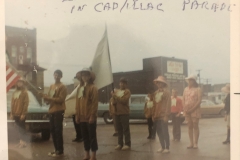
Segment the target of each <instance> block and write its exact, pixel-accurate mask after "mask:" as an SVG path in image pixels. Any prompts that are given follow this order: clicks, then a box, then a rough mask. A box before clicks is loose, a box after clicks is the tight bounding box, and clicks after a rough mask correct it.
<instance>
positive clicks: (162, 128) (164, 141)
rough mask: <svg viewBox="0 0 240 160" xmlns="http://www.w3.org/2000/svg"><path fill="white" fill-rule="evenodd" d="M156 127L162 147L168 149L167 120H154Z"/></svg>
mask: <svg viewBox="0 0 240 160" xmlns="http://www.w3.org/2000/svg"><path fill="white" fill-rule="evenodd" d="M154 123H156V129H157V134H158V137H159V141H160V144H161V146H162V149H169V146H170V142H169V133H168V122H164V121H163V120H156V121H155V122H154Z"/></svg>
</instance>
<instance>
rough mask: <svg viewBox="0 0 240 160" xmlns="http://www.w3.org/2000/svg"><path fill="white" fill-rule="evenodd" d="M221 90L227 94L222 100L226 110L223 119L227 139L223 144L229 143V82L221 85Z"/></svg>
mask: <svg viewBox="0 0 240 160" xmlns="http://www.w3.org/2000/svg"><path fill="white" fill-rule="evenodd" d="M221 90H222V92H224V93H227V96H226V98H225V100H224V103H225V106H224V110H225V111H226V115H225V121H227V139H226V140H225V141H224V142H223V144H229V143H230V84H227V85H226V86H225V87H223V88H222V89H221Z"/></svg>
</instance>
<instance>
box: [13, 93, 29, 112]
mask: <svg viewBox="0 0 240 160" xmlns="http://www.w3.org/2000/svg"><path fill="white" fill-rule="evenodd" d="M17 92H18V90H16V91H15V92H13V96H12V102H11V114H12V115H13V116H21V115H26V114H27V111H28V104H29V98H28V93H27V90H26V89H24V90H21V91H19V92H21V93H20V94H19V95H18V96H17V97H15V98H14V94H17Z"/></svg>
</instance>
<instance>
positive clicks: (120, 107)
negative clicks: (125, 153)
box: [11, 68, 230, 160]
mask: <svg viewBox="0 0 240 160" xmlns="http://www.w3.org/2000/svg"><path fill="white" fill-rule="evenodd" d="M62 76H63V73H62V71H61V70H56V71H55V72H54V79H55V83H54V84H52V85H51V86H50V89H49V91H48V93H47V94H43V93H39V94H40V95H41V96H42V98H43V99H44V101H45V103H47V104H49V106H50V107H49V115H50V128H51V129H50V130H51V135H52V140H53V145H54V151H52V152H49V153H48V155H49V156H51V157H59V156H62V155H64V147H63V118H64V111H65V109H66V105H65V100H66V97H67V88H66V86H65V85H64V84H63V83H62V82H61V78H62ZM75 79H77V80H78V81H79V86H78V88H77V93H76V97H75V98H76V113H75V115H73V121H74V126H75V129H76V138H75V139H74V140H73V142H82V141H83V143H84V149H85V157H84V160H95V159H96V152H97V150H98V142H97V132H96V128H97V110H98V89H97V87H96V86H95V85H94V80H95V74H94V73H93V72H92V71H91V70H90V69H89V68H83V69H82V70H81V71H79V72H78V73H77V74H76V77H75ZM186 81H187V83H188V86H187V87H186V88H185V89H184V92H183V97H182V99H181V98H179V97H178V96H177V95H178V92H177V90H176V89H172V91H171V93H170V92H169V91H168V83H167V81H166V79H165V78H164V77H163V76H159V77H158V78H156V79H155V80H153V83H154V84H155V85H156V86H157V90H156V91H155V92H153V93H149V94H148V98H147V101H146V103H145V107H144V113H145V116H146V118H147V122H148V132H149V135H148V137H147V138H148V139H155V138H156V134H157V135H158V138H159V141H160V145H161V147H160V148H159V149H158V150H157V152H160V153H163V154H164V153H169V152H170V139H169V137H170V136H169V130H168V120H169V117H170V116H171V117H172V123H173V141H180V139H181V120H180V115H181V112H182V111H183V112H184V116H185V119H186V120H187V123H188V135H189V141H190V143H189V146H187V148H188V149H197V148H198V139H199V133H200V131H199V119H200V118H201V110H200V104H201V100H202V91H201V88H200V87H199V86H198V83H197V77H196V76H189V77H187V78H186ZM25 83H26V81H25V80H24V79H23V78H21V79H19V80H18V82H17V83H16V91H15V92H14V93H13V96H12V103H11V118H12V119H14V120H15V123H16V124H17V125H18V126H19V133H20V135H21V136H20V139H21V140H20V143H19V144H18V146H19V147H21V148H22V147H26V145H27V143H26V138H25V136H26V131H25V119H26V114H27V109H28V104H29V100H28V94H27V90H26V88H25ZM222 91H223V92H226V93H228V95H227V97H226V100H225V110H226V118H225V119H226V121H227V122H228V125H227V126H228V128H227V129H228V130H227V139H226V141H224V142H223V143H224V144H227V143H230V85H226V86H225V87H224V88H222ZM130 97H131V92H130V90H129V89H128V81H127V79H126V78H121V79H120V81H119V89H116V90H114V91H112V92H111V99H110V100H109V111H110V114H111V116H112V117H113V122H114V131H115V133H114V135H113V136H117V137H118V141H117V145H116V147H115V149H116V150H130V149H131V132H130V126H129V113H130V107H129V99H130ZM90 151H91V152H90ZM90 153H91V154H90Z"/></svg>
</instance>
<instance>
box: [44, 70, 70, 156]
mask: <svg viewBox="0 0 240 160" xmlns="http://www.w3.org/2000/svg"><path fill="white" fill-rule="evenodd" d="M53 76H54V79H55V83H54V84H52V85H51V86H50V88H49V91H48V94H43V95H42V97H43V99H44V101H45V102H46V103H47V104H49V105H50V107H49V111H48V113H49V116H50V131H51V134H52V139H53V144H54V148H55V150H54V151H53V152H49V153H48V156H51V157H59V156H63V154H64V148H63V117H64V112H65V109H66V105H65V99H66V96H67V88H66V86H65V85H64V84H63V83H62V82H61V78H62V71H61V70H56V71H55V72H54V75H53Z"/></svg>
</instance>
